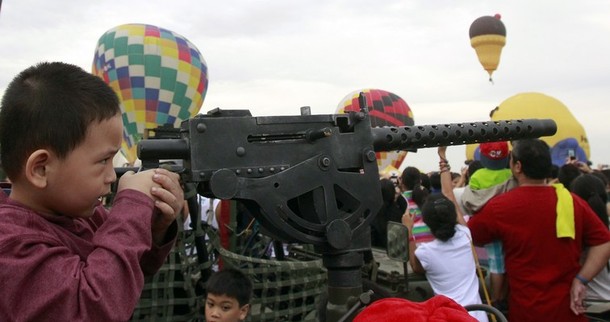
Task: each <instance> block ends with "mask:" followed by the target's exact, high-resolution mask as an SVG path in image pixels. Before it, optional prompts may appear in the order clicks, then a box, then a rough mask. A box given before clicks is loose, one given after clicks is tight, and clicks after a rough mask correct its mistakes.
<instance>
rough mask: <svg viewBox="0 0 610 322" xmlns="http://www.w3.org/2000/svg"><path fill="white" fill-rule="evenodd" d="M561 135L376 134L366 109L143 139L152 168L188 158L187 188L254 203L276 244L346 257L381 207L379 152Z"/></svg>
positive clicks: (204, 119) (514, 124) (232, 118)
mask: <svg viewBox="0 0 610 322" xmlns="http://www.w3.org/2000/svg"><path fill="white" fill-rule="evenodd" d="M555 131H556V125H555V122H554V121H552V120H540V119H529V120H511V121H489V122H470V123H451V124H438V125H419V126H402V127H384V128H371V126H370V122H369V120H368V114H367V113H366V112H364V111H361V112H350V113H348V114H340V115H301V116H271V117H252V116H251V114H250V112H249V111H247V110H229V111H225V110H219V109H216V110H213V111H211V112H210V113H208V114H207V115H198V116H196V117H194V118H192V119H190V120H187V121H185V122H184V123H183V124H182V127H181V129H180V136H181V138H180V139H153V140H143V141H141V142H140V144H139V146H138V156H139V157H140V159H141V160H143V164H144V163H146V162H151V163H153V164H154V163H157V164H158V162H159V160H160V159H181V160H184V167H185V169H184V171H183V173H182V176H183V180H184V181H185V182H191V183H195V184H196V186H197V191H198V193H200V194H202V195H205V196H210V197H212V196H213V197H217V198H221V199H239V200H242V201H244V202H246V203H247V205H248V207H249V208H252V209H251V210H254V213H255V214H257V215H259V216H258V219H259V220H261V221H262V223H263V225H264V227H266V228H267V229H268V230H269V232H270V233H271V234H272V235H274V236H275V237H276V238H279V239H281V240H284V241H290V242H303V243H310V244H314V245H317V246H321V247H323V248H328V249H327V250H343V249H345V248H347V247H348V246H349V245H350V244H351V243H352V242H353V240H352V237H353V236H354V235H360V234H361V230H363V229H365V227H367V226H368V223H369V222H370V220H371V219H372V218H371V217H372V215H374V214H376V212H377V210H378V209H379V207H380V206H381V198H380V194H379V189H378V182H377V181H378V180H379V172H378V171H379V170H378V168H377V163H376V158H375V152H379V151H392V150H409V151H415V150H416V149H419V148H427V147H433V146H441V145H459V144H470V143H481V142H490V141H506V140H516V139H524V138H535V137H540V136H545V135H552V134H554V133H555ZM352 246H355V245H352ZM363 247H366V245H359V246H358V247H357V248H363Z"/></svg>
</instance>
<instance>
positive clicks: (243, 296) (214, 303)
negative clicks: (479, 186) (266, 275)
mask: <svg viewBox="0 0 610 322" xmlns="http://www.w3.org/2000/svg"><path fill="white" fill-rule="evenodd" d="M206 292H207V296H206V299H205V320H206V321H207V322H237V321H243V320H245V319H246V317H247V316H248V312H249V311H250V298H251V297H252V282H251V281H250V279H249V278H248V277H247V276H246V275H245V274H244V273H242V272H241V271H239V270H237V269H233V268H225V269H224V270H222V271H220V272H216V273H214V274H213V275H212V276H211V277H210V278H209V279H208V281H207V282H206Z"/></svg>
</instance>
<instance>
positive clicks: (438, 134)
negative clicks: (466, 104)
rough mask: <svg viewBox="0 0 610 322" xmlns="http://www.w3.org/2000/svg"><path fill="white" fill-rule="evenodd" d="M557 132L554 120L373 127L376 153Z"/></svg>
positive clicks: (539, 135) (532, 136)
mask: <svg viewBox="0 0 610 322" xmlns="http://www.w3.org/2000/svg"><path fill="white" fill-rule="evenodd" d="M555 132H557V124H556V123H555V121H553V120H551V119H521V120H501V121H489V122H470V123H449V124H435V125H413V126H401V127H382V128H374V129H373V142H374V143H373V145H374V149H375V151H377V152H380V151H395V150H407V151H408V150H411V151H413V150H416V149H419V148H428V147H435V146H448V145H461V144H472V143H483V142H496V141H512V140H519V139H531V138H539V137H541V136H550V135H553V134H555Z"/></svg>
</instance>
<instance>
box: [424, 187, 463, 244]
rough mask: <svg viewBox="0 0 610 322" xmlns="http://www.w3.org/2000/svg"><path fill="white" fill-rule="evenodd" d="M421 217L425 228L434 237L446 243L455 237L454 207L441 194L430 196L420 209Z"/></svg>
mask: <svg viewBox="0 0 610 322" xmlns="http://www.w3.org/2000/svg"><path fill="white" fill-rule="evenodd" d="M421 212H422V217H423V220H424V223H425V224H426V226H428V227H429V228H430V232H431V233H432V235H434V237H436V238H437V239H439V240H441V241H447V240H449V238H451V237H453V235H455V225H456V224H457V213H456V212H455V206H454V205H453V203H452V202H451V201H450V200H449V199H447V198H446V197H445V196H444V195H442V194H435V195H430V196H429V197H428V199H427V200H426V203H425V204H424V206H423V207H422V208H421Z"/></svg>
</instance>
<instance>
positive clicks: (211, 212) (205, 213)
mask: <svg viewBox="0 0 610 322" xmlns="http://www.w3.org/2000/svg"><path fill="white" fill-rule="evenodd" d="M197 199H199V208H200V209H199V210H200V214H201V222H202V223H204V222H208V218H210V216H211V223H210V226H212V227H213V228H214V229H218V221H217V220H216V212H215V211H216V208H217V207H218V204H220V199H215V198H214V199H211V198H206V197H202V196H198V197H197ZM211 200H213V206H212V207H210V201H211ZM190 229H192V228H191V216H187V218H186V219H185V220H184V230H190Z"/></svg>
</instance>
